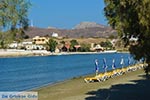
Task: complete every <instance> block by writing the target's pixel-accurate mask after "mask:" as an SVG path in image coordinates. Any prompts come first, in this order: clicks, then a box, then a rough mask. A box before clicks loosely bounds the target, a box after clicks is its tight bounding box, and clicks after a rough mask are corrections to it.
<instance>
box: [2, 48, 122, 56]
mask: <svg viewBox="0 0 150 100" xmlns="http://www.w3.org/2000/svg"><path fill="white" fill-rule="evenodd" d="M103 53H119V52H117V51H116V50H109V51H104V52H60V53H51V52H49V51H46V50H17V49H6V50H4V49H0V58H5V57H6V58H8V57H29V56H51V55H56V56H57V55H58V56H59V55H74V54H103ZM121 53H122V52H121Z"/></svg>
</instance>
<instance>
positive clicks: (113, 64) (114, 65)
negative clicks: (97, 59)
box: [112, 59, 116, 69]
mask: <svg viewBox="0 0 150 100" xmlns="http://www.w3.org/2000/svg"><path fill="white" fill-rule="evenodd" d="M112 69H116V64H115V59H113V60H112Z"/></svg>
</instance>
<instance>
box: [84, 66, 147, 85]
mask: <svg viewBox="0 0 150 100" xmlns="http://www.w3.org/2000/svg"><path fill="white" fill-rule="evenodd" d="M145 66H147V64H145V63H142V64H135V65H132V66H128V67H124V68H118V69H114V70H112V71H108V72H105V73H100V74H98V75H96V76H94V77H87V78H84V81H85V82H86V83H90V82H103V81H106V80H108V79H109V78H114V77H117V76H120V75H123V74H126V73H129V72H132V71H136V70H138V69H142V68H144V67H145Z"/></svg>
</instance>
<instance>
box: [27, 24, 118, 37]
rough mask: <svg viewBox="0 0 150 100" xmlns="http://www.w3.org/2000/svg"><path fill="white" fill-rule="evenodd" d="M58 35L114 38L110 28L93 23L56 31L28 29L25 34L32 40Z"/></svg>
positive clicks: (54, 29) (53, 29)
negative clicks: (111, 36) (33, 38)
mask: <svg viewBox="0 0 150 100" xmlns="http://www.w3.org/2000/svg"><path fill="white" fill-rule="evenodd" d="M53 32H55V33H58V35H59V36H60V37H69V38H79V37H85V38H89V37H102V38H103V37H104V38H105V37H109V36H110V35H114V36H116V35H117V34H116V32H115V30H113V29H112V28H111V27H108V26H103V25H100V24H96V23H94V22H82V23H80V24H78V25H76V26H75V27H74V28H73V29H57V28H47V29H46V28H37V27H30V28H29V29H28V30H27V31H26V34H27V35H28V36H29V37H30V38H32V37H34V36H51V35H52V33H53Z"/></svg>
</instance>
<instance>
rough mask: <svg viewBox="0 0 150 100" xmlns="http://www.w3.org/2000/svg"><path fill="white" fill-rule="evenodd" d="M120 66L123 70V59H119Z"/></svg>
mask: <svg viewBox="0 0 150 100" xmlns="http://www.w3.org/2000/svg"><path fill="white" fill-rule="evenodd" d="M120 65H121V67H122V68H123V66H124V59H123V57H122V58H121V61H120Z"/></svg>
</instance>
